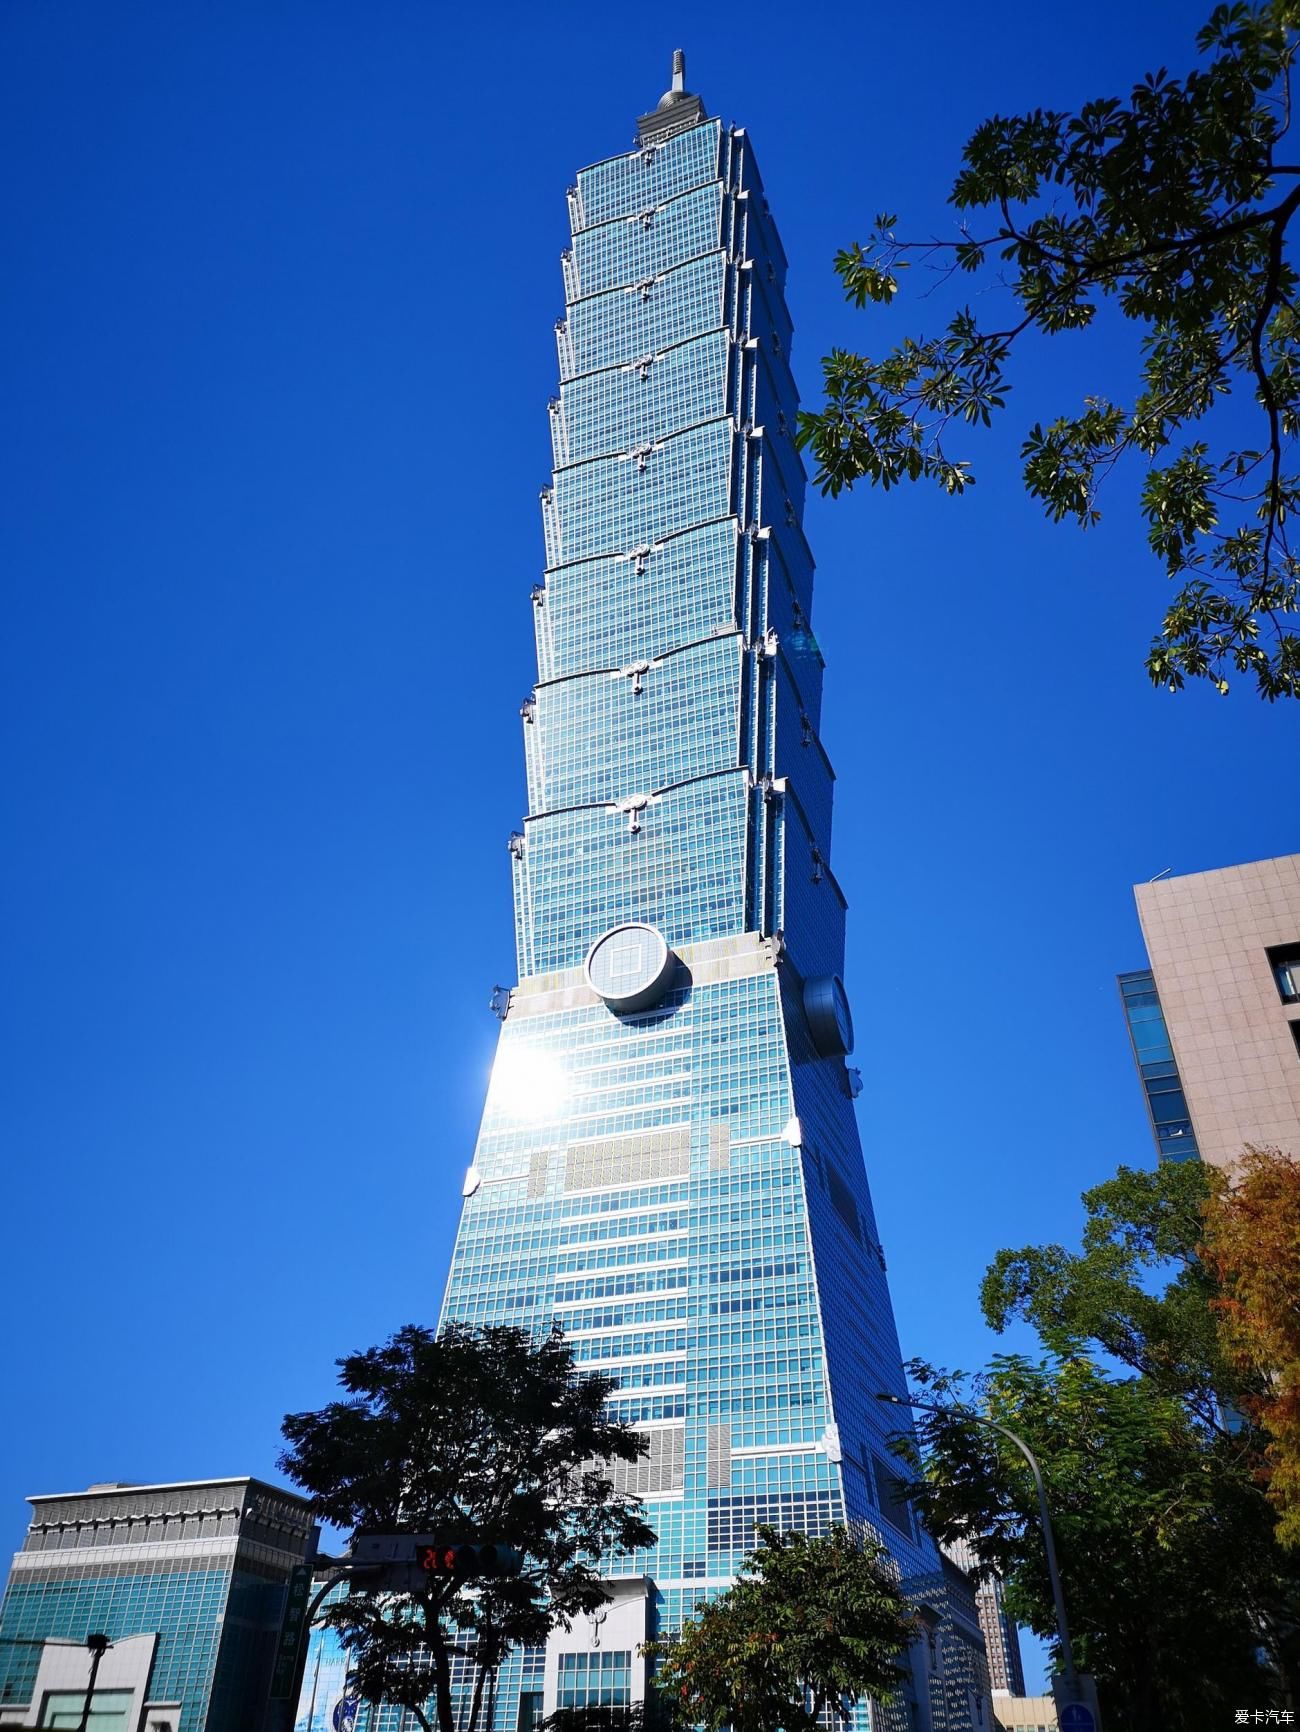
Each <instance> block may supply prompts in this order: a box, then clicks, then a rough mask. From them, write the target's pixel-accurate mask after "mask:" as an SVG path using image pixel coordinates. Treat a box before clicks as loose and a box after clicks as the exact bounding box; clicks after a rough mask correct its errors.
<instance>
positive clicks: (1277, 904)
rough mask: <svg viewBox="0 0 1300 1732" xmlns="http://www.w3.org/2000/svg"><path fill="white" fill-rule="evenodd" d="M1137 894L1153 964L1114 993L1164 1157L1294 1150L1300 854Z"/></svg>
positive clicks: (1298, 1149) (1215, 1158) (1123, 980)
mask: <svg viewBox="0 0 1300 1732" xmlns="http://www.w3.org/2000/svg"><path fill="white" fill-rule="evenodd" d="M1135 894H1136V896H1137V904H1138V916H1139V918H1140V920H1141V922H1142V935H1143V937H1144V939H1145V940H1146V947H1147V955H1148V957H1149V959H1150V967H1149V968H1148V969H1144V970H1142V971H1141V972H1140V973H1135V974H1123V975H1121V976H1120V992H1121V995H1122V997H1123V1000H1124V1010H1125V1014H1126V1015H1127V1017H1128V1024H1129V1032H1130V1033H1131V1035H1132V1037H1133V1049H1134V1055H1135V1057H1136V1059H1137V1062H1138V1069H1139V1071H1140V1073H1141V1076H1142V1084H1143V1087H1144V1089H1145V1090H1146V1095H1147V1104H1148V1107H1149V1108H1150V1112H1151V1123H1152V1128H1153V1130H1154V1132H1155V1137H1156V1146H1157V1148H1158V1149H1159V1151H1160V1154H1161V1157H1162V1158H1163V1159H1166V1160H1167V1159H1186V1158H1189V1157H1193V1156H1197V1155H1199V1156H1200V1158H1201V1159H1202V1160H1206V1161H1209V1162H1211V1163H1212V1164H1214V1165H1215V1166H1227V1165H1230V1164H1231V1163H1232V1162H1233V1161H1235V1160H1236V1159H1237V1158H1238V1156H1239V1155H1240V1154H1241V1151H1242V1149H1243V1148H1244V1147H1245V1145H1246V1144H1247V1143H1252V1144H1255V1145H1256V1146H1257V1147H1276V1148H1281V1149H1282V1151H1283V1152H1284V1153H1286V1154H1290V1155H1294V1156H1295V1158H1296V1159H1297V1160H1300V854H1286V855H1283V856H1281V857H1280V858H1278V859H1275V860H1254V861H1251V862H1250V863H1249V864H1247V865H1244V866H1224V867H1221V868H1219V869H1218V870H1217V871H1213V872H1193V873H1189V874H1188V875H1187V876H1186V877H1181V878H1158V879H1153V880H1152V882H1151V883H1149V884H1139V885H1138V886H1137V888H1136V891H1135Z"/></svg>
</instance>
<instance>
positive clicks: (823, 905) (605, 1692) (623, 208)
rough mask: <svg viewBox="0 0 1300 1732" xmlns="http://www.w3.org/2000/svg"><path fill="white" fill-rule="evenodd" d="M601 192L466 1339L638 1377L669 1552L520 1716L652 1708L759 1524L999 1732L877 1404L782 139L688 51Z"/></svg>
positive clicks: (578, 245)
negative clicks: (866, 1540) (730, 98)
mask: <svg viewBox="0 0 1300 1732" xmlns="http://www.w3.org/2000/svg"><path fill="white" fill-rule="evenodd" d="M568 204H569V216H570V221H571V227H572V237H573V238H572V245H571V246H570V247H569V248H568V250H567V251H566V252H565V254H564V259H563V269H564V288H565V302H566V311H565V316H564V318H563V319H561V320H560V321H559V322H558V324H557V326H556V336H557V342H558V349H559V371H560V388H559V395H558V396H557V397H556V398H555V399H554V400H553V401H552V403H551V407H550V425H551V436H552V442H553V448H554V478H553V481H552V484H551V485H550V486H549V487H547V488H546V489H545V490H544V491H543V494H542V518H543V527H544V536H545V551H546V572H545V581H544V582H543V583H540V584H538V585H537V586H536V587H535V588H534V590H533V598H532V600H533V610H534V618H535V622H536V636H537V662H538V678H537V684H536V687H535V689H534V691H533V694H532V696H531V697H530V698H529V700H528V702H527V703H526V704H525V705H524V707H523V734H524V748H525V755H526V762H527V772H528V797H529V810H528V815H527V817H526V818H525V820H524V825H523V829H522V831H521V832H520V833H518V834H516V835H514V836H512V837H511V838H510V853H511V856H512V866H513V872H514V897H515V921H516V934H517V943H518V964H519V984H518V985H517V986H516V987H515V988H514V989H513V990H512V991H511V992H510V993H509V994H508V998H507V1000H506V1001H505V1002H502V1003H501V1004H500V1005H499V1009H500V1012H501V1014H502V1016H503V1026H502V1029H501V1036H500V1044H499V1048H498V1053H497V1058H496V1063H495V1066H494V1069H493V1073H492V1080H491V1084H490V1087H489V1092H488V1098H487V1104H486V1107H485V1111H484V1116H483V1122H482V1127H481V1130H480V1133H479V1138H478V1144H477V1148H476V1151H475V1155H474V1160H473V1164H472V1166H471V1167H470V1169H469V1172H468V1174H467V1175H466V1180H465V1185H464V1213H463V1216H462V1219H461V1223H460V1228H459V1233H458V1236H457V1240H456V1246H455V1251H454V1255H453V1261H452V1268H451V1274H450V1279H449V1283H448V1287H447V1293H446V1300H445V1305H444V1311H443V1316H444V1319H448V1320H449V1319H459V1320H463V1321H466V1322H471V1323H481V1322H498V1321H504V1322H510V1323H517V1324H522V1325H526V1326H530V1327H533V1328H535V1329H538V1330H543V1329H545V1328H547V1327H548V1326H549V1325H550V1323H551V1320H552V1319H553V1318H558V1319H559V1321H560V1322H561V1323H562V1324H563V1326H564V1328H565V1329H566V1330H567V1331H568V1332H569V1333H570V1335H571V1336H572V1338H573V1340H574V1342H575V1344H576V1347H577V1352H578V1357H579V1359H580V1361H581V1362H582V1363H583V1364H584V1365H587V1366H591V1367H593V1368H599V1369H601V1370H605V1371H609V1372H612V1373H614V1374H615V1375H616V1376H617V1377H618V1379H619V1381H620V1385H621V1387H620V1389H619V1391H618V1394H617V1396H616V1397H615V1398H614V1399H613V1401H612V1407H613V1409H614V1411H615V1412H616V1413H617V1414H618V1416H619V1417H621V1418H623V1419H625V1420H627V1421H630V1422H632V1423H634V1424H635V1425H637V1426H639V1427H641V1428H642V1429H643V1430H644V1432H645V1434H646V1438H647V1441H648V1444H649V1454H648V1456H646V1458H645V1459H644V1460H643V1461H641V1462H639V1463H637V1464H635V1465H634V1466H631V1467H628V1468H626V1469H624V1470H621V1483H623V1484H626V1485H627V1486H629V1487H631V1488H632V1489H634V1490H636V1491H638V1492H639V1493H641V1494H643V1495H644V1497H645V1498H646V1500H647V1508H648V1517H649V1519H650V1521H651V1522H652V1524H653V1525H654V1526H655V1528H656V1529H657V1531H658V1534H659V1543H658V1546H657V1547H656V1548H655V1549H654V1550H653V1551H652V1552H651V1553H649V1554H646V1555H641V1556H637V1557H636V1558H629V1559H625V1560H622V1562H621V1563H620V1564H619V1565H617V1566H616V1567H617V1569H618V1571H619V1572H620V1573H619V1574H618V1575H617V1576H616V1577H614V1578H611V1581H610V1587H611V1591H612V1592H613V1595H614V1598H613V1599H612V1601H611V1603H610V1605H609V1606H608V1607H607V1608H606V1609H605V1611H604V1612H602V1613H601V1614H599V1616H598V1617H597V1618H596V1619H595V1620H592V1621H591V1622H590V1623H588V1624H585V1625H583V1624H580V1625H578V1626H575V1628H574V1629H573V1630H572V1631H568V1632H564V1631H559V1632H556V1634H555V1636H554V1637H553V1639H552V1642H551V1644H550V1646H549V1648H548V1650H547V1651H546V1652H545V1653H544V1654H543V1653H542V1652H541V1651H538V1652H535V1653H523V1654H519V1655H516V1656H515V1657H514V1658H513V1659H512V1661H511V1663H510V1665H509V1666H508V1667H507V1669H506V1672H505V1675H504V1676H503V1678H502V1680H501V1685H500V1696H499V1704H500V1706H499V1710H498V1721H497V1724H498V1725H499V1726H503V1727H512V1726H514V1725H516V1724H518V1725H521V1726H526V1725H528V1724H529V1723H531V1721H532V1720H534V1719H535V1718H537V1717H538V1716H539V1715H540V1714H541V1713H542V1712H543V1711H545V1712H550V1711H551V1710H552V1709H553V1708H554V1707H555V1706H556V1705H557V1704H558V1705H566V1706H582V1705H584V1704H587V1703H591V1702H606V1703H610V1702H613V1703H617V1702H620V1701H622V1702H628V1701H635V1700H638V1699H639V1698H640V1696H641V1694H642V1690H643V1688H644V1662H643V1661H642V1660H641V1658H640V1656H639V1655H638V1652H637V1647H638V1644H639V1643H640V1642H641V1641H643V1640H645V1639H646V1638H647V1637H648V1636H650V1635H652V1634H654V1633H655V1632H656V1631H667V1630H671V1629H672V1628H674V1627H675V1626H677V1625H678V1624H679V1623H680V1622H681V1620H682V1619H683V1618H684V1617H686V1616H688V1615H689V1613H690V1611H691V1609H692V1607H693V1606H694V1604H695V1602H696V1601H697V1600H699V1599H700V1598H701V1597H702V1596H704V1595H705V1594H707V1593H708V1592H709V1591H710V1590H715V1589H717V1588H719V1587H721V1586H723V1585H724V1584H725V1583H726V1582H727V1581H729V1580H730V1579H731V1577H732V1576H733V1574H734V1571H735V1569H736V1567H737V1565H738V1564H739V1562H740V1559H741V1558H742V1556H743V1555H744V1553H745V1552H746V1551H748V1550H749V1549H751V1547H752V1545H753V1539H754V1526H755V1524H756V1523H758V1522H771V1523H774V1524H776V1525H778V1526H787V1527H796V1528H800V1529H803V1530H805V1531H807V1532H814V1533H815V1532H818V1531H820V1530H822V1529H824V1528H825V1527H827V1526H828V1525H829V1524H830V1523H833V1522H838V1521H846V1520H847V1521H853V1522H863V1523H867V1524H870V1526H872V1527H873V1528H874V1529H875V1530H876V1531H877V1532H878V1533H879V1534H880V1535H881V1536H882V1537H883V1538H884V1539H885V1540H886V1542H887V1544H888V1546H889V1548H890V1550H891V1552H892V1554H893V1556H894V1558H895V1559H896V1560H897V1563H898V1567H899V1569H900V1571H901V1573H902V1575H903V1577H904V1578H905V1580H906V1582H907V1584H908V1586H909V1588H911V1589H912V1590H913V1591H914V1592H915V1593H917V1594H918V1595H919V1596H920V1597H921V1598H922V1599H924V1600H926V1601H927V1602H928V1603H929V1604H930V1606H931V1608H932V1609H933V1611H934V1613H935V1616H934V1618H933V1620H932V1631H931V1635H930V1638H929V1639H928V1640H927V1641H923V1642H921V1643H919V1644H918V1645H917V1647H916V1649H915V1650H914V1651H913V1653H912V1656H911V1676H910V1677H909V1679H908V1682H907V1685H906V1692H905V1694H906V1696H907V1698H908V1700H906V1701H904V1702H900V1703H898V1704H896V1705H894V1706H892V1707H890V1708H888V1709H877V1710H876V1711H875V1720H874V1724H875V1725H876V1726H877V1727H891V1728H892V1727H898V1728H904V1727H906V1728H912V1727H933V1728H935V1729H938V1728H950V1727H951V1728H956V1727H959V1726H960V1727H965V1726H968V1725H971V1726H974V1725H980V1724H987V1723H988V1722H987V1708H986V1705H985V1689H986V1677H985V1674H984V1671H983V1654H982V1647H981V1644H980V1639H979V1632H978V1626H977V1624H976V1623H975V1619H974V1608H973V1601H972V1603H971V1606H970V1608H969V1609H968V1613H967V1614H966V1615H963V1616H960V1617H959V1616H957V1615H956V1612H955V1611H954V1610H953V1608H951V1607H949V1606H947V1604H946V1601H947V1598H948V1596H949V1594H950V1584H949V1583H948V1581H947V1578H946V1575H945V1570H944V1566H943V1563H942V1562H941V1560H940V1558H939V1556H938V1554H937V1552H936V1550H935V1547H934V1545H933V1543H932V1541H931V1540H930V1538H929V1536H928V1535H927V1534H926V1533H924V1532H923V1531H922V1530H920V1529H919V1527H918V1526H917V1525H916V1523H915V1521H914V1519H913V1516H912V1514H911V1511H910V1509H909V1506H908V1504H907V1502H906V1500H905V1499H904V1498H903V1496H902V1491H903V1480H902V1478H901V1477H900V1476H901V1472H902V1470H901V1468H900V1465H899V1463H898V1461H897V1460H896V1458H895V1457H893V1456H891V1454H890V1453H889V1450H888V1438H889V1436H890V1434H891V1432H892V1431H893V1430H894V1429H895V1428H896V1426H897V1423H898V1419H897V1414H898V1410H897V1409H892V1410H891V1409H888V1408H882V1406H881V1405H880V1404H879V1403H877V1402H876V1401H875V1400H874V1399H873V1396H874V1394H875V1392H876V1391H877V1390H888V1391H894V1392H902V1391H903V1388H904V1385H903V1377H902V1372H901V1369H900V1364H899V1348H898V1341H897V1336H896V1333H895V1328H894V1320H893V1314H892V1310H891V1306H890V1299H889V1291H888V1287H887V1284H886V1278H885V1257H884V1253H883V1251H882V1250H881V1247H880V1241H879V1236H878V1233H877V1230H876V1223H875V1217H874V1215H873V1212H872V1206H871V1198H870V1195H869V1192H868V1188H867V1180H866V1175H865V1172H864V1170H863V1162H862V1153H861V1147H860V1144H859V1140H858V1132H857V1126H856V1123H855V1119H854V1113H853V1106H852V1097H853V1095H854V1094H855V1092H856V1088H857V1080H856V1073H854V1072H853V1071H851V1070H849V1069H848V1068H847V1066H846V1064H845V1059H846V1057H847V1056H848V1054H849V1053H850V1051H851V1049H852V1044H853V1032H852V1021H851V1017H850V1014H849V1006H848V1000H847V998H846V996H845V991H844V987H843V985H842V984H841V975H842V973H843V967H844V915H845V900H844V896H843V894H842V893H841V890H840V887H839V884H838V883H837V881H836V878H835V875H834V873H833V871H832V868H831V813H832V789H833V782H834V776H833V772H832V769H831V766H830V762H829V759H828V758H827V755H826V752H825V750H824V748H823V746H822V742H821V738H820V731H819V730H820V713H821V684H822V670H823V662H822V656H821V652H820V649H819V647H818V644H817V641H816V638H815V637H814V635H813V630H812V596H813V562H812V557H811V554H810V552H809V549H808V545H807V543H806V541H805V539H804V535H803V530H802V527H801V525H802V514H803V494H804V473H803V469H802V465H801V462H800V459H799V456H798V454H797V452H796V450H795V445H794V431H795V416H796V407H797V403H796V393H795V386H794V380H793V377H792V375H791V372H790V360H789V356H790V344H791V334H792V332H791V324H790V317H789V313H788V312H787V310H786V305H785V300H784V293H783V285H784V281H785V271H786V263H785V257H784V254H783V253H782V250H781V243H780V240H779V239H778V237H777V232H776V228H775V225H774V223H773V220H772V214H771V212H770V210H769V209H768V205H767V201H766V199H765V198H764V196H763V186H762V182H761V180H760V179H759V176H758V171H757V168H756V166H755V162H754V155H753V150H752V148H751V145H750V142H749V139H748V137H747V135H746V134H745V132H744V131H743V129H740V128H732V127H727V126H724V125H723V124H722V123H721V122H720V121H718V120H716V119H709V118H707V116H706V114H705V110H704V106H703V103H702V102H701V101H700V99H699V98H698V97H696V96H692V95H690V94H688V93H687V92H686V90H685V89H684V81H683V68H682V65H681V60H680V56H679V57H677V59H676V60H675V64H674V79H673V88H672V89H671V90H670V91H669V92H668V93H667V94H666V95H665V96H664V98H663V99H662V101H661V102H660V104H659V106H658V108H657V109H656V110H655V111H654V112H653V113H652V114H649V115H646V116H644V117H643V118H642V120H641V121H640V122H639V125H638V131H637V139H636V145H635V148H634V149H632V150H631V151H629V152H628V153H627V154H625V155H621V156H615V157H613V158H611V159H609V160H606V161H603V162H599V163H597V164H596V165H595V166H594V167H591V168H588V169H584V170H583V171H582V172H581V173H580V174H579V176H578V179H577V184H576V186H574V187H572V188H570V190H569V195H568ZM862 1723H863V1724H865V1710H864V1711H863V1720H862Z"/></svg>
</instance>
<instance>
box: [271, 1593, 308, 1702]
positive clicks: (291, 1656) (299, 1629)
mask: <svg viewBox="0 0 1300 1732" xmlns="http://www.w3.org/2000/svg"><path fill="white" fill-rule="evenodd" d="M310 1599H311V1565H310V1564H295V1565H294V1566H293V1569H292V1570H290V1572H289V1581H288V1584H287V1589H286V1592H285V1596H284V1617H283V1619H282V1620H281V1623H280V1640H279V1643H278V1644H277V1646H276V1650H275V1665H274V1668H273V1670H272V1673H271V1700H272V1701H273V1702H287V1701H289V1700H290V1699H291V1697H292V1696H293V1695H294V1685H295V1683H296V1675H297V1670H298V1650H299V1649H300V1648H301V1647H302V1639H303V1634H304V1627H305V1625H306V1622H307V1602H308V1601H309V1600H310Z"/></svg>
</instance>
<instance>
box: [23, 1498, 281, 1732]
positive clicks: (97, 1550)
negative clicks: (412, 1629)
mask: <svg viewBox="0 0 1300 1732" xmlns="http://www.w3.org/2000/svg"><path fill="white" fill-rule="evenodd" d="M28 1502H29V1503H30V1504H31V1506H32V1520H31V1525H30V1527H29V1529H28V1532H27V1538H26V1540H25V1542H24V1544H23V1548H22V1550H21V1551H20V1552H19V1553H18V1554H17V1556H16V1557H15V1558H14V1562H13V1571H12V1573H11V1575H10V1577H9V1583H8V1586H7V1588H6V1590H5V1596H4V1603H3V1606H0V1727H2V1726H65V1727H78V1726H81V1725H82V1724H83V1720H82V1713H83V1710H84V1709H85V1707H86V1695H87V1691H88V1689H89V1686H90V1683H91V1679H92V1671H91V1656H90V1654H89V1652H88V1651H87V1647H86V1636H87V1634H88V1633H89V1632H92V1631H94V1632H100V1633H102V1634H104V1635H105V1636H107V1637H108V1638H109V1641H110V1643H111V1646H110V1647H109V1648H108V1649H107V1651H106V1652H105V1654H104V1656H103V1659H102V1661H101V1663H100V1664H99V1666H98V1668H97V1671H96V1673H95V1674H93V1676H94V1686H95V1688H94V1695H93V1698H92V1700H91V1703H90V1709H91V1712H90V1719H89V1722H88V1724H89V1726H90V1727H91V1728H93V1732H264V1729H265V1732H272V1729H274V1728H276V1727H281V1726H284V1725H287V1723H288V1718H289V1710H290V1702H289V1696H290V1693H291V1690H292V1686H293V1682H294V1667H293V1661H294V1659H295V1657H296V1654H297V1649H298V1643H299V1639H300V1635H301V1627H302V1617H303V1612H304V1610H305V1599H304V1598H303V1596H304V1595H305V1592H306V1589H307V1586H308V1583H309V1580H310V1569H309V1567H308V1566H307V1565H306V1563H305V1559H306V1557H307V1555H308V1554H309V1553H310V1552H312V1551H313V1550H314V1549H315V1528H314V1524H313V1522H312V1519H311V1516H310V1514H309V1512H308V1508H307V1500H306V1499H305V1498H302V1497H299V1496H298V1495H297V1493H295V1492H291V1491H282V1490H280V1489H279V1488H278V1487H276V1486H270V1485H265V1484H263V1483H262V1481H261V1480H256V1479H247V1478H245V1479H216V1480H197V1481H191V1482H188V1483H184V1484H180V1485H117V1484H105V1485H93V1486H91V1487H90V1489H89V1490H88V1491H83V1492H68V1493H65V1494H61V1495H50V1496H43V1497H32V1498H29V1499H28ZM282 1650H283V1652H282Z"/></svg>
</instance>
